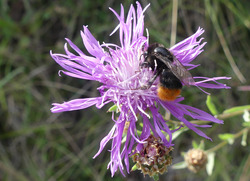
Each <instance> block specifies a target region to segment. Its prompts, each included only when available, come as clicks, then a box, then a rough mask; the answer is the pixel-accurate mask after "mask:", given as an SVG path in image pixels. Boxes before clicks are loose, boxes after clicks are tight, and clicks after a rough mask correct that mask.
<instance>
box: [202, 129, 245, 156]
mask: <svg viewBox="0 0 250 181" xmlns="http://www.w3.org/2000/svg"><path fill="white" fill-rule="evenodd" d="M249 130H250V128H249V127H248V128H244V129H242V130H240V131H239V132H238V133H236V134H234V136H233V138H232V139H236V138H238V137H240V136H242V135H243V134H244V133H245V132H247V131H249ZM227 144H228V141H226V140H225V141H222V142H221V143H219V144H218V145H216V146H215V147H213V148H210V149H209V150H206V152H207V153H210V152H215V151H217V150H218V149H220V148H222V147H223V146H225V145H227Z"/></svg>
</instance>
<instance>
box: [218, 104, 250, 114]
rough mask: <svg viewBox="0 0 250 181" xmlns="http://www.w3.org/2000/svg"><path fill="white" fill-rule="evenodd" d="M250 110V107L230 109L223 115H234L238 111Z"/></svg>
mask: <svg viewBox="0 0 250 181" xmlns="http://www.w3.org/2000/svg"><path fill="white" fill-rule="evenodd" d="M244 110H250V105H245V106H237V107H233V108H230V109H226V110H225V111H224V112H223V113H234V112H238V111H244Z"/></svg>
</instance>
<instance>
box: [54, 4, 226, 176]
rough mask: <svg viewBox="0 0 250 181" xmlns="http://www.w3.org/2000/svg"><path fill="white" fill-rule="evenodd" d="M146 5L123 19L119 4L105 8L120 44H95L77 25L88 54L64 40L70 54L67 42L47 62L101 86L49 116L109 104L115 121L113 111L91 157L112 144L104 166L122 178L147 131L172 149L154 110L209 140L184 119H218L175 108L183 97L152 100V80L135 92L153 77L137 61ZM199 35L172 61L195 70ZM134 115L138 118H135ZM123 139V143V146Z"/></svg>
mask: <svg viewBox="0 0 250 181" xmlns="http://www.w3.org/2000/svg"><path fill="white" fill-rule="evenodd" d="M148 6H149V5H148ZM148 6H147V7H145V8H144V9H142V7H141V5H140V4H139V3H138V2H137V10H135V8H134V7H133V5H131V7H130V9H129V11H128V14H127V17H125V15H124V9H123V6H122V5H121V12H120V15H119V14H118V13H116V12H115V11H114V10H113V9H111V8H110V9H111V11H112V12H113V13H114V14H115V16H116V17H117V19H118V20H119V24H118V26H117V27H116V28H115V29H114V31H113V32H112V33H111V34H113V33H115V32H116V31H118V30H119V35H120V45H116V44H112V43H103V44H99V42H98V41H97V40H96V39H95V38H94V37H93V35H92V34H91V33H90V31H89V30H88V28H87V27H86V26H83V32H81V36H82V40H83V44H84V46H85V48H86V49H87V51H88V53H89V54H90V55H86V54H84V53H83V52H82V51H81V50H80V49H79V48H78V47H77V46H76V45H75V44H73V43H72V42H71V41H70V40H69V39H66V41H67V42H68V44H69V45H70V47H71V48H72V49H73V50H74V51H75V52H76V54H74V53H72V52H70V51H69V50H68V47H67V43H66V44H65V47H64V49H65V53H66V54H55V53H52V52H51V56H52V58H53V59H54V60H55V61H56V62H57V63H58V64H59V65H60V66H61V67H62V68H63V69H64V70H61V71H59V75H60V74H61V73H63V74H66V75H68V76H71V77H76V78H80V79H85V80H94V81H98V82H100V84H101V85H100V87H99V88H98V90H99V92H100V97H93V98H83V99H75V100H71V101H69V102H64V103H62V104H58V103H54V104H53V108H52V109H51V111H52V112H53V113H58V112H64V111H73V110H80V109H85V108H88V107H90V106H93V105H95V106H96V107H97V108H102V107H103V106H104V105H106V104H108V103H110V102H112V103H113V104H115V105H116V106H117V109H118V111H119V117H118V119H115V118H114V117H115V116H114V114H115V113H113V116H112V119H113V121H114V126H113V128H112V129H111V130H110V132H109V133H108V135H107V136H105V137H104V138H103V139H102V141H101V143H100V149H99V151H98V152H97V154H96V155H95V156H94V158H95V157H97V156H98V155H99V154H100V153H101V152H102V150H103V149H104V147H105V145H106V144H107V142H109V141H110V140H112V147H111V149H110V152H111V157H110V162H109V164H108V168H110V170H111V173H112V176H113V175H114V173H115V172H116V171H117V169H118V168H119V169H120V171H121V173H122V174H123V175H124V173H123V171H124V163H125V166H126V170H127V172H129V157H130V156H131V154H132V150H133V149H134V146H135V145H136V144H142V143H145V142H144V141H145V140H146V139H147V138H148V137H149V135H150V134H151V132H152V133H153V134H154V136H155V137H160V138H161V140H162V141H163V143H164V145H165V146H167V147H170V146H172V145H173V144H172V133H173V132H174V131H176V130H170V129H169V127H168V125H167V124H166V123H167V121H166V120H164V118H163V116H162V115H161V114H160V113H159V108H160V107H163V108H164V109H165V110H166V111H168V112H170V113H171V114H172V115H173V116H174V117H175V118H177V119H179V120H180V121H181V122H183V123H184V124H185V125H186V126H187V127H188V128H190V129H191V130H193V131H195V132H196V133H197V134H198V135H200V136H203V137H205V138H207V139H210V138H209V137H208V136H207V135H205V133H203V132H202V131H201V130H199V129H198V128H199V127H210V125H197V124H193V123H190V122H189V121H188V120H187V119H186V116H190V117H191V118H192V119H199V120H205V121H208V123H210V122H215V123H220V124H222V123H223V121H221V120H218V119H216V118H215V117H213V116H212V115H210V114H208V113H206V112H204V111H202V110H199V109H197V108H194V107H191V106H188V105H184V104H181V103H180V102H181V101H182V100H183V99H184V98H183V97H180V98H177V99H176V100H174V101H162V100H160V99H159V98H158V97H157V84H158V83H159V80H158V79H156V81H155V82H154V83H153V85H152V86H151V87H150V88H149V89H146V90H143V89H140V87H142V86H144V85H146V84H147V83H148V81H149V80H150V79H151V78H152V76H153V74H154V73H153V71H152V70H151V69H149V68H142V67H141V66H140V64H141V63H142V61H143V57H142V56H141V55H142V54H143V49H145V47H148V45H149V43H148V41H149V37H148V36H144V31H145V30H144V15H143V13H144V11H145V10H146V9H147V8H148ZM203 32H204V30H203V29H201V28H198V30H197V32H196V33H194V34H193V35H192V36H190V37H189V38H187V39H185V40H183V41H181V42H180V43H178V44H176V45H175V46H174V47H171V48H170V50H171V52H172V53H173V54H174V55H175V56H176V58H177V59H178V60H179V61H180V62H181V63H182V64H183V65H184V66H186V67H187V68H188V69H193V68H196V67H197V65H194V64H191V62H192V61H193V60H194V59H195V58H196V57H197V56H198V55H199V54H200V53H201V52H202V51H203V49H202V48H203V46H204V45H205V44H206V43H201V41H202V38H200V39H198V37H199V36H200V35H201V34H202V33H203ZM105 50H106V51H105ZM194 79H195V80H198V79H199V81H197V82H195V84H194V85H195V86H197V87H199V88H200V87H205V88H213V89H214V88H217V89H221V88H229V87H227V86H226V85H224V84H221V83H219V82H217V80H220V79H229V78H227V77H216V78H207V77H194ZM209 82H212V83H209ZM149 112H151V113H149ZM139 117H141V118H142V119H140V120H139V119H138V118H139ZM141 120H142V123H143V127H142V128H141V134H140V135H139V134H138V132H137V131H138V130H139V128H138V125H137V122H138V121H141ZM126 122H129V125H128V127H127V128H126V129H127V133H126V134H123V133H124V128H125V123H126ZM126 125H127V124H126ZM164 133H165V134H164ZM124 135H125V137H126V139H125V142H124V143H123V142H122V140H123V138H124ZM166 135H168V139H166Z"/></svg>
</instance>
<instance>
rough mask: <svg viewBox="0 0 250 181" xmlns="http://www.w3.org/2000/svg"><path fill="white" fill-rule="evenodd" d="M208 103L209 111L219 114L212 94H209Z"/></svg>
mask: <svg viewBox="0 0 250 181" xmlns="http://www.w3.org/2000/svg"><path fill="white" fill-rule="evenodd" d="M206 104H207V107H208V109H209V111H210V112H211V113H212V114H213V115H218V111H217V109H216V107H215V104H214V103H213V101H212V98H211V96H210V95H208V96H207V100H206Z"/></svg>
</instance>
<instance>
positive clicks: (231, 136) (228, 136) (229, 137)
mask: <svg viewBox="0 0 250 181" xmlns="http://www.w3.org/2000/svg"><path fill="white" fill-rule="evenodd" d="M219 138H220V139H221V140H226V141H228V143H229V144H233V142H234V134H231V133H225V134H219Z"/></svg>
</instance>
